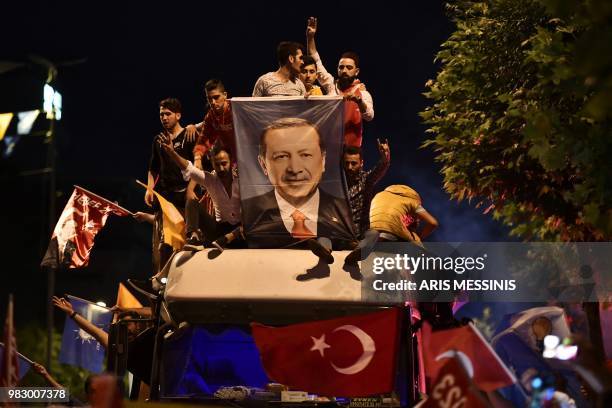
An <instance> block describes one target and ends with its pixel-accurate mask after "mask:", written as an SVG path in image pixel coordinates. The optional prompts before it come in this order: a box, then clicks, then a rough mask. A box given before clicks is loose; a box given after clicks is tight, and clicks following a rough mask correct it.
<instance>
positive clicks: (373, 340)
mask: <svg viewBox="0 0 612 408" xmlns="http://www.w3.org/2000/svg"><path fill="white" fill-rule="evenodd" d="M399 323H400V313H399V310H398V309H396V308H391V309H387V310H384V311H382V312H375V313H369V314H365V315H356V316H349V317H343V318H339V319H331V320H321V321H316V322H309V323H301V324H294V325H290V326H286V327H280V328H274V327H268V326H263V325H261V324H258V323H252V324H251V328H252V332H253V337H254V339H255V343H256V344H257V348H258V349H259V352H260V354H261V359H262V361H263V365H264V368H265V369H266V372H267V374H268V376H269V377H270V378H272V379H273V380H274V381H277V382H280V383H281V384H285V385H288V386H289V387H291V388H293V389H296V390H301V391H308V392H312V393H316V394H319V395H326V396H342V397H363V396H368V395H374V394H382V393H387V392H391V391H392V390H393V385H394V379H395V367H396V360H397V350H398V345H399Z"/></svg>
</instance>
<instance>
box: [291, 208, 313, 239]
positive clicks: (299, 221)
mask: <svg viewBox="0 0 612 408" xmlns="http://www.w3.org/2000/svg"><path fill="white" fill-rule="evenodd" d="M291 218H293V228H292V229H291V236H292V237H293V238H312V237H314V236H315V235H314V234H313V233H312V231H310V230H309V229H308V228H307V227H306V223H305V221H306V216H305V215H304V214H302V212H300V210H295V211H294V212H293V213H292V214H291Z"/></svg>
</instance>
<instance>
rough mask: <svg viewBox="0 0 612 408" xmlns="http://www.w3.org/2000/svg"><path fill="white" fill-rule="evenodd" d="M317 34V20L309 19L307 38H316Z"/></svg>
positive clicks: (314, 18)
mask: <svg viewBox="0 0 612 408" xmlns="http://www.w3.org/2000/svg"><path fill="white" fill-rule="evenodd" d="M316 33H317V18H316V17H308V24H307V25H306V38H314V36H315V34H316Z"/></svg>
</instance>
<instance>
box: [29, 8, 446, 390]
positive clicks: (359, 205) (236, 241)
mask: <svg viewBox="0 0 612 408" xmlns="http://www.w3.org/2000/svg"><path fill="white" fill-rule="evenodd" d="M316 32H317V19H316V18H312V17H311V18H309V20H308V23H307V30H306V35H307V47H304V46H303V45H302V44H300V43H297V42H288V41H284V42H281V43H279V44H278V47H277V59H278V69H277V70H275V71H272V72H268V73H266V74H263V75H261V76H260V77H259V78H258V79H257V81H256V83H255V85H254V88H253V92H252V96H253V97H274V96H301V97H304V98H311V97H312V98H315V97H317V96H322V95H332V96H341V97H342V98H343V100H344V102H343V104H344V149H343V153H342V159H341V160H342V165H343V169H344V177H345V180H346V188H347V190H346V193H347V195H346V198H347V200H348V206H349V214H348V215H349V216H350V220H349V224H350V229H352V230H353V231H354V232H355V239H354V240H353V241H352V242H350V243H349V244H348V246H346V245H344V246H340V249H349V250H350V252H349V254H348V255H347V256H346V259H345V260H344V262H345V263H346V264H347V265H348V266H351V267H352V268H347V269H346V270H347V272H349V273H350V275H351V277H352V278H353V279H357V280H360V279H361V278H362V275H361V273H360V271H359V267H358V262H359V261H361V260H363V259H365V258H366V257H367V255H368V254H369V253H370V252H371V251H372V249H373V247H374V245H375V244H376V242H379V241H410V242H415V243H417V244H419V243H420V242H421V239H423V238H425V237H427V236H428V235H429V234H430V233H431V232H432V231H433V230H434V229H435V228H436V227H437V221H436V219H435V218H434V217H433V216H432V215H431V214H429V213H428V212H427V210H425V208H424V207H423V206H422V203H421V198H420V196H419V194H418V193H417V192H416V191H415V190H413V189H412V188H410V187H408V186H405V185H392V186H389V187H387V188H386V189H384V191H382V192H380V193H378V194H375V192H376V188H375V186H376V184H377V183H378V182H379V181H380V180H381V179H382V178H383V177H384V175H385V174H386V172H387V170H388V169H389V166H390V161H391V155H390V148H389V143H388V141H387V140H384V141H381V140H379V139H376V143H377V147H378V152H379V157H378V161H377V163H376V165H375V166H374V167H373V168H371V169H369V170H366V169H365V168H364V158H363V151H362V143H363V142H364V132H363V121H371V120H373V119H374V102H373V98H372V95H371V93H370V92H369V91H368V90H367V87H366V86H365V84H364V83H363V82H361V81H360V80H359V77H358V76H359V73H360V68H359V65H360V61H359V57H358V55H357V54H356V53H354V52H345V53H343V54H342V55H341V56H340V58H339V60H338V65H337V77H336V78H334V76H333V75H332V74H331V73H330V72H328V71H327V70H326V69H325V67H324V65H323V62H322V60H321V57H320V56H319V54H318V52H317V48H316V44H315V36H316ZM203 92H204V96H205V100H206V103H207V105H208V107H209V109H208V112H207V113H206V114H205V116H204V119H203V120H202V121H201V122H200V123H197V124H189V125H186V126H184V127H183V126H182V125H181V116H182V105H181V102H180V101H179V100H178V99H176V98H166V99H164V100H162V101H161V102H160V103H159V117H160V122H161V126H162V132H161V133H160V134H158V135H156V136H155V137H154V140H153V143H152V152H151V157H150V161H149V168H148V175H147V189H146V192H145V196H144V201H145V203H146V205H147V206H148V207H150V208H151V212H137V213H135V215H134V218H136V219H137V220H138V221H140V222H148V223H150V224H152V225H153V267H154V275H153V277H152V278H151V279H149V280H147V281H139V280H134V279H131V280H128V281H129V283H130V284H131V285H132V287H134V288H135V289H136V290H138V291H139V292H141V293H143V294H145V295H147V296H148V297H149V298H151V299H153V300H155V299H157V296H158V294H159V290H160V289H161V288H162V287H163V285H164V282H165V281H164V279H162V278H163V277H164V273H167V268H164V266H165V265H167V263H168V262H169V260H170V259H171V257H172V255H173V253H176V252H177V251H176V250H175V249H173V248H172V247H171V246H170V245H168V244H165V243H164V237H163V234H164V229H163V213H162V209H161V206H160V203H159V201H158V199H157V198H156V195H155V193H154V191H155V192H156V193H158V194H160V195H161V196H162V197H164V198H165V199H166V200H167V201H169V202H170V203H172V204H173V205H174V207H175V208H176V209H178V210H179V212H180V213H181V214H182V215H183V216H184V219H185V236H184V240H185V245H184V247H183V248H182V249H181V250H187V251H199V250H202V249H204V248H213V249H215V250H217V251H219V252H222V251H223V250H224V249H225V248H244V247H246V246H247V242H246V239H247V237H246V236H245V232H244V229H243V225H242V219H243V215H244V214H243V211H251V212H253V211H254V212H258V211H259V212H262V211H263V210H261V208H260V207H258V205H251V204H245V203H244V202H241V198H240V188H239V186H240V184H239V183H240V178H239V171H238V170H239V169H238V165H237V160H236V157H237V143H236V138H235V133H234V124H233V121H232V102H231V99H230V98H229V95H228V90H227V89H226V88H225V86H224V84H223V82H222V81H221V80H220V79H209V80H207V81H206V82H205V85H204V89H203ZM289 122H291V123H289ZM289 122H288V121H287V120H285V121H284V122H283V121H276V122H275V123H273V124H272V125H270V126H268V127H267V128H266V130H265V131H264V133H263V134H262V137H261V140H260V150H259V156H258V158H259V161H260V164H261V166H262V168H263V170H264V172H265V173H266V175H267V176H268V178H269V180H270V182H271V184H272V185H273V186H274V188H275V190H274V191H273V192H271V193H270V194H272V195H274V194H276V200H277V201H278V203H279V204H278V207H279V208H276V211H278V212H279V214H280V217H281V219H282V222H283V224H284V226H285V227H286V229H287V232H288V236H289V237H290V238H292V239H297V240H298V241H299V243H301V244H302V245H301V246H299V245H298V246H294V245H292V247H298V248H300V247H301V248H309V249H310V250H311V251H312V252H314V253H315V254H316V255H317V256H318V257H319V260H320V262H325V263H327V264H331V263H333V262H334V257H333V255H332V249H333V248H335V246H336V245H335V244H336V243H335V242H332V241H333V240H332V239H330V236H333V234H331V235H330V233H327V232H326V231H327V230H326V228H325V227H324V226H323V224H322V223H320V222H317V219H316V213H317V212H316V211H315V215H314V216H312V217H311V216H310V214H311V213H312V211H311V210H309V208H308V206H309V205H311V204H310V203H311V202H312V200H311V198H312V197H313V196H314V195H316V199H317V205H319V204H318V203H319V202H321V203H324V202H326V200H331V198H327V196H326V195H325V194H326V193H325V192H323V191H321V192H319V190H318V182H319V181H320V178H321V174H322V173H323V171H324V159H323V158H324V155H325V150H324V147H323V142H322V139H321V136H320V135H319V133H318V130H317V129H316V128H315V127H314V126H313V125H311V124H310V123H308V122H307V121H300V120H298V119H293V120H290V121H289ZM288 129H289V130H288ZM296 138H298V139H300V140H301V139H304V143H305V144H306V145H308V147H307V149H311V150H310V151H309V155H312V156H315V157H319V158H320V159H321V160H319V161H318V162H316V164H314V165H307V164H305V163H304V162H303V161H300V158H299V157H298V156H299V155H300V154H299V153H298V152H294V151H291V149H292V148H287V149H285V150H284V152H285V153H284V154H286V155H289V156H291V155H295V156H296V157H293V159H292V160H290V161H291V162H292V164H291V165H283V164H280V165H279V164H278V163H275V162H274V160H275V158H276V156H275V155H276V153H275V146H278V145H282V144H283V143H285V144H295V139H296ZM365 140H366V141H367V140H370V139H368V138H367V137H365ZM308 166H311V167H308ZM314 167H317V169H314ZM300 174H307V175H308V177H307V178H306V177H302V176H300ZM305 180H306V181H308V182H304V181H305ZM289 190H294V194H288V193H287V192H288V191H289ZM296 191H297V193H296ZM285 193H287V194H285ZM254 198H257V197H254ZM281 202H282V204H280V203H281ZM325 208H326V207H325V206H324V205H321V207H320V208H319V211H324V210H325ZM330 211H331V210H330ZM319 214H320V212H319ZM259 215H261V214H259ZM327 215H328V216H331V215H330V214H327ZM333 215H334V219H335V214H333ZM340 216H341V215H338V217H340ZM319 218H323V217H319ZM319 221H320V220H319ZM284 246H285V245H284V244H283V243H282V242H280V241H279V242H271V243H269V245H267V246H266V247H277V248H281V247H284ZM316 270H317V269H313V270H312V271H309V272H306V273H304V274H302V275H298V276H297V280H298V281H307V280H310V279H317V278H322V277H325V276H319V275H317V272H314V271H316ZM53 303H54V305H55V306H56V307H57V308H58V309H60V310H62V311H63V312H65V313H66V315H67V316H69V317H70V318H71V319H73V320H74V321H75V323H76V324H77V325H78V326H79V327H80V328H81V329H83V330H85V331H86V332H88V333H89V334H90V335H91V336H92V337H93V338H95V339H96V340H97V341H98V342H99V343H100V344H101V346H102V347H104V348H107V347H109V334H108V333H107V332H105V331H104V330H102V329H101V328H99V327H97V326H95V325H93V324H92V323H91V322H89V321H88V320H87V319H86V318H84V317H83V316H81V315H79V314H78V313H77V312H75V311H74V310H73V309H72V307H71V305H70V302H69V301H68V300H67V299H64V298H57V297H54V298H53ZM113 310H114V311H115V312H117V313H118V316H117V320H119V321H120V320H126V322H127V330H128V340H129V342H132V341H134V339H135V338H136V337H138V335H139V334H141V333H142V332H143V331H145V330H146V329H147V328H148V327H149V325H147V324H142V323H130V321H131V319H136V321H138V320H139V319H142V318H145V319H147V318H151V317H152V311H151V308H150V307H146V308H142V309H139V310H124V309H121V308H117V307H115V308H114V309H113ZM148 362H149V363H150V361H148ZM140 363H141V362H138V361H136V359H134V358H132V359H131V360H128V369H130V371H132V372H134V371H135V372H141V373H142V370H140V367H141V364H140ZM41 370H43V371H44V368H41ZM44 372H45V373H46V371H44ZM149 373H150V371H149ZM146 374H147V373H146V372H145V373H143V374H142V375H141V377H142V378H141V379H142V380H143V381H144V382H148V380H149V378H148V377H147V375H146ZM41 375H43V376H44V375H45V374H44V373H42V372H41ZM47 375H48V373H47ZM45 378H47V377H45ZM98 380H99V381H102V382H103V381H105V380H106V379H105V377H100V378H98ZM49 381H51V380H49ZM52 381H55V380H52ZM90 388H91V387H90ZM113 395H114V394H113Z"/></svg>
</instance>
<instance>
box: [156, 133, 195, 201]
mask: <svg viewBox="0 0 612 408" xmlns="http://www.w3.org/2000/svg"><path fill="white" fill-rule="evenodd" d="M172 142H173V143H174V150H175V151H176V152H177V153H178V154H179V156H181V157H183V158H185V159H187V160H189V161H191V162H193V148H194V147H195V141H192V142H188V141H187V139H185V129H183V131H182V132H181V133H179V134H178V135H177V136H176V137H175V138H174V140H173V141H172ZM149 171H150V172H151V174H153V177H155V178H156V179H157V183H156V184H155V191H157V192H158V193H160V194H161V195H162V196H164V195H168V193H172V192H176V191H181V190H184V189H185V188H186V187H187V181H185V180H183V175H182V174H181V169H180V168H179V167H178V166H177V165H176V164H175V163H174V162H173V161H172V159H170V158H169V157H168V155H167V154H166V152H164V150H163V148H162V147H161V146H160V143H159V135H158V136H155V138H154V139H153V147H152V149H151V160H150V161H149Z"/></svg>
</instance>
